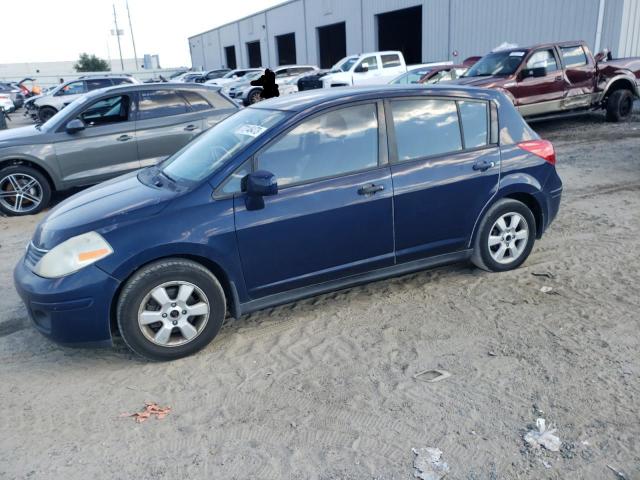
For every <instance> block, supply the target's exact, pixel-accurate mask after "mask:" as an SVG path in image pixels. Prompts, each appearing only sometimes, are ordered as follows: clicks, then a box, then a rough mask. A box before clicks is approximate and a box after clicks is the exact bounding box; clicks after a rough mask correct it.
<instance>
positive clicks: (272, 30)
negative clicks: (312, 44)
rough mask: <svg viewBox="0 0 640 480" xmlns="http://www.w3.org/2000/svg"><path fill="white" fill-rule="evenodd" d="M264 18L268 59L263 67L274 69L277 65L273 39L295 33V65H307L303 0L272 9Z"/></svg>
mask: <svg viewBox="0 0 640 480" xmlns="http://www.w3.org/2000/svg"><path fill="white" fill-rule="evenodd" d="M316 1H317V0H316ZM266 17H267V19H266V33H267V35H268V42H267V43H268V47H269V58H268V64H265V66H270V67H276V66H277V65H278V53H277V52H278V50H277V47H276V39H275V37H276V36H278V35H283V34H285V33H295V35H296V60H297V63H307V45H306V37H305V28H304V2H303V0H297V1H294V2H290V3H285V4H284V5H281V6H278V7H274V8H272V9H271V10H268V11H267V12H266ZM263 62H264V60H263Z"/></svg>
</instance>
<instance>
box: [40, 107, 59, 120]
mask: <svg viewBox="0 0 640 480" xmlns="http://www.w3.org/2000/svg"><path fill="white" fill-rule="evenodd" d="M56 113H58V111H57V110H56V109H55V108H53V107H41V108H39V109H38V119H39V120H40V121H41V122H42V123H44V122H46V121H47V120H49V119H50V118H51V117H53V116H54V115H55V114H56Z"/></svg>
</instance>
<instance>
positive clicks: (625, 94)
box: [607, 90, 633, 122]
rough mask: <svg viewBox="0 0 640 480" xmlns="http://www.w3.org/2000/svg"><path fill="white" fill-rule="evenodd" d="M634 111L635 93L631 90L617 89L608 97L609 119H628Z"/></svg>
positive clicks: (614, 120) (618, 120)
mask: <svg viewBox="0 0 640 480" xmlns="http://www.w3.org/2000/svg"><path fill="white" fill-rule="evenodd" d="M632 112H633V94H632V93H631V92H630V91H629V90H616V91H615V92H613V93H612V94H611V95H609V98H608V99H607V121H609V122H622V121H625V120H628V119H629V118H630V117H631V113H632Z"/></svg>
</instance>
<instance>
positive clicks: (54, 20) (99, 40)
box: [0, 0, 283, 68]
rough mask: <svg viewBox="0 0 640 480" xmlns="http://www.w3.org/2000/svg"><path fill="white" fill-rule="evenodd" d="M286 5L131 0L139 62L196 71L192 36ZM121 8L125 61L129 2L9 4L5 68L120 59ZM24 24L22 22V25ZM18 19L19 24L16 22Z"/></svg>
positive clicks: (3, 31) (244, 0)
mask: <svg viewBox="0 0 640 480" xmlns="http://www.w3.org/2000/svg"><path fill="white" fill-rule="evenodd" d="M279 3H283V0H232V1H229V0H177V1H176V0H172V1H166V0H155V1H154V0H129V10H130V12H131V21H132V23H133V28H134V30H133V33H134V35H135V37H134V38H135V42H136V50H137V52H138V57H139V58H142V55H143V54H145V53H149V54H158V55H160V65H161V66H162V67H163V68H170V67H178V66H191V57H190V55H189V43H188V41H187V39H188V38H189V37H190V36H193V35H195V34H198V33H200V32H204V31H206V30H210V29H212V28H215V27H217V26H220V25H224V24H225V23H228V22H231V21H234V20H237V19H239V18H242V17H244V16H246V15H250V14H252V13H255V12H257V11H260V10H264V9H265V8H269V7H271V6H273V5H277V4H279ZM114 4H115V7H116V14H117V18H118V29H124V33H125V34H124V36H121V37H120V42H121V45H122V56H123V58H133V46H132V44H131V33H130V31H129V23H128V20H127V8H126V3H125V0H64V1H62V2H59V1H54V0H29V1H28V2H26V3H22V2H16V1H13V2H6V5H4V6H3V8H2V9H1V12H2V13H1V14H0V15H1V16H2V17H4V18H6V19H12V20H11V21H8V22H2V27H1V28H0V45H2V48H0V64H2V63H32V62H50V61H51V62H52V61H65V60H77V58H78V56H79V55H80V53H81V52H87V53H89V54H95V55H97V56H98V57H101V58H104V59H105V60H108V58H109V56H110V57H111V58H112V59H113V60H116V59H118V58H119V54H118V43H117V39H116V37H115V36H111V29H113V28H114V25H113V5H114ZM17 19H19V21H18V20H17ZM14 20H15V21H14Z"/></svg>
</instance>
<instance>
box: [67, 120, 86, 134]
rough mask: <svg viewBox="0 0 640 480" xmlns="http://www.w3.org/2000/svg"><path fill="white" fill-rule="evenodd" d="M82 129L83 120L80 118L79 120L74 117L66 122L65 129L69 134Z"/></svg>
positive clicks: (83, 126) (83, 127)
mask: <svg viewBox="0 0 640 480" xmlns="http://www.w3.org/2000/svg"><path fill="white" fill-rule="evenodd" d="M84 129H85V125H84V122H83V121H82V120H80V119H79V118H74V119H73V120H71V121H70V122H69V123H67V126H66V127H65V130H66V131H67V133H69V134H74V133H76V132H80V131H82V130H84Z"/></svg>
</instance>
